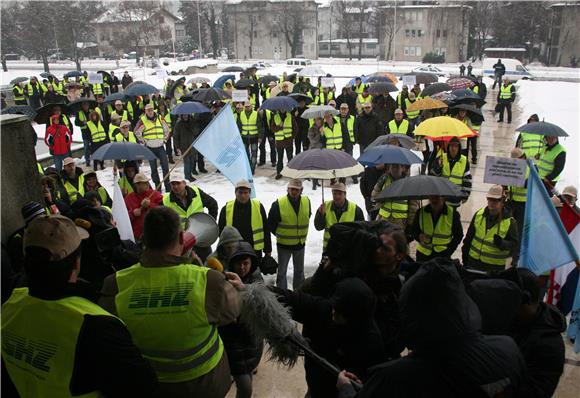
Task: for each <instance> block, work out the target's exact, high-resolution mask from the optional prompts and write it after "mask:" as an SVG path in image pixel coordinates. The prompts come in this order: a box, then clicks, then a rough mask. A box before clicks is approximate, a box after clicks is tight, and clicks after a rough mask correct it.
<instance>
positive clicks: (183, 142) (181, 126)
mask: <svg viewBox="0 0 580 398" xmlns="http://www.w3.org/2000/svg"><path fill="white" fill-rule="evenodd" d="M198 135H199V130H198V125H197V123H195V122H194V121H193V119H191V118H190V119H189V120H188V121H183V120H181V119H179V120H178V121H177V123H175V128H174V129H173V147H174V148H175V149H179V150H180V151H181V153H182V154H183V153H185V151H187V149H188V148H189V147H190V146H191V143H192V142H193V140H195V138H196V137H197V136H198ZM187 156H193V151H190V152H189V153H188V155H187Z"/></svg>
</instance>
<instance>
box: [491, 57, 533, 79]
mask: <svg viewBox="0 0 580 398" xmlns="http://www.w3.org/2000/svg"><path fill="white" fill-rule="evenodd" d="M496 62H497V58H485V59H484V60H483V67H482V70H483V75H484V76H488V77H491V78H493V77H494V69H493V65H495V63H496ZM501 63H502V64H504V65H505V75H504V77H507V78H508V79H510V80H520V79H521V80H526V79H533V78H534V76H533V75H532V74H531V73H530V72H529V71H528V70H527V69H526V67H525V66H524V65H522V63H521V62H520V61H519V60H517V59H513V58H502V59H501Z"/></svg>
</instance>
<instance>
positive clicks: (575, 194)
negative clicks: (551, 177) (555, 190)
mask: <svg viewBox="0 0 580 398" xmlns="http://www.w3.org/2000/svg"><path fill="white" fill-rule="evenodd" d="M562 195H569V196H573V197H575V198H577V197H578V189H576V187H575V186H574V185H568V186H567V187H566V188H564V190H563V191H562Z"/></svg>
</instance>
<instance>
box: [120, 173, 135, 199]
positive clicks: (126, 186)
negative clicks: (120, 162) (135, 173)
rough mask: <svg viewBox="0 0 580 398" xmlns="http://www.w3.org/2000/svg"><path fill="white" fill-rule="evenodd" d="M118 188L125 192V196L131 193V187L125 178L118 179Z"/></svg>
mask: <svg viewBox="0 0 580 398" xmlns="http://www.w3.org/2000/svg"><path fill="white" fill-rule="evenodd" d="M119 187H121V189H125V190H127V195H129V194H130V193H131V192H133V186H132V185H131V183H130V182H129V180H128V179H127V176H122V177H121V178H119Z"/></svg>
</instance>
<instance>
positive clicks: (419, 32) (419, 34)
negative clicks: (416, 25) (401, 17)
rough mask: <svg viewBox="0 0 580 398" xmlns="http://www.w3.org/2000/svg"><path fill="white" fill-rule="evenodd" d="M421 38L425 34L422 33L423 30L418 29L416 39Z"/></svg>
mask: <svg viewBox="0 0 580 398" xmlns="http://www.w3.org/2000/svg"><path fill="white" fill-rule="evenodd" d="M421 36H425V32H424V31H423V29H419V30H418V31H417V37H421Z"/></svg>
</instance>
